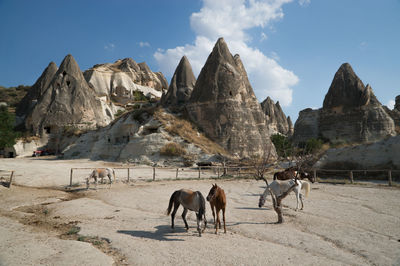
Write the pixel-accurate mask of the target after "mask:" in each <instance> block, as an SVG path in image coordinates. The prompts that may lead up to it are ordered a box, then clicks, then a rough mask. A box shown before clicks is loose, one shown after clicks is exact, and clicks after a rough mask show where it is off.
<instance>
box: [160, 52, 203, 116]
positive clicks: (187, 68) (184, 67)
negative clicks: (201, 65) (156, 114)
mask: <svg viewBox="0 0 400 266" xmlns="http://www.w3.org/2000/svg"><path fill="white" fill-rule="evenodd" d="M195 84H196V78H195V76H194V74H193V70H192V66H191V65H190V62H189V60H188V59H187V57H186V56H183V57H182V59H181V61H180V62H179V64H178V66H177V67H176V70H175V73H174V75H173V77H172V79H171V84H170V85H169V88H168V92H167V93H166V94H163V97H162V98H161V104H162V105H163V106H164V107H169V108H170V109H178V110H179V109H181V108H182V107H183V105H184V104H186V103H187V101H188V100H189V98H190V96H191V94H192V91H193V88H194V86H195Z"/></svg>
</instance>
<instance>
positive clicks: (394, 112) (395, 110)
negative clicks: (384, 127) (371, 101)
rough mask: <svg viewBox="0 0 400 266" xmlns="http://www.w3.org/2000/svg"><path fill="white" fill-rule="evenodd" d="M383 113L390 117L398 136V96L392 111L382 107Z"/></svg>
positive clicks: (399, 126)
mask: <svg viewBox="0 0 400 266" xmlns="http://www.w3.org/2000/svg"><path fill="white" fill-rule="evenodd" d="M384 108H385V111H386V112H387V113H388V114H389V115H390V116H391V117H392V119H393V121H394V125H395V129H396V132H397V134H400V95H398V96H396V102H395V105H394V108H393V110H390V109H389V108H387V107H386V106H384Z"/></svg>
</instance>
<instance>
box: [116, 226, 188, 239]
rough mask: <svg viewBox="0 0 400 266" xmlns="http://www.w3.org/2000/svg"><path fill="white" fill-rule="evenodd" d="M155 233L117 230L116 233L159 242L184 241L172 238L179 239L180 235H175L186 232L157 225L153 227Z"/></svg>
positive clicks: (181, 229) (177, 228) (179, 228)
mask: <svg viewBox="0 0 400 266" xmlns="http://www.w3.org/2000/svg"><path fill="white" fill-rule="evenodd" d="M155 229H156V230H155V231H142V230H138V231H135V230H118V231H117V232H118V233H120V234H126V235H130V236H133V237H141V238H148V239H154V240H159V241H184V240H183V239H179V238H174V237H178V236H179V237H181V236H182V235H178V234H177V233H185V232H186V230H185V228H183V227H175V228H174V229H172V228H171V226H169V225H159V226H156V227H155Z"/></svg>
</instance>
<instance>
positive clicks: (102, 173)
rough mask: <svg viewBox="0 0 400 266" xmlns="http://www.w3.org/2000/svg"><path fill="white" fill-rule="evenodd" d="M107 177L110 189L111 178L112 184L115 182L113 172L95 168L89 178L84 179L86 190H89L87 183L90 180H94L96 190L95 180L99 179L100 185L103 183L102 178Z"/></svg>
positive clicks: (112, 170)
mask: <svg viewBox="0 0 400 266" xmlns="http://www.w3.org/2000/svg"><path fill="white" fill-rule="evenodd" d="M106 176H107V177H108V179H109V180H110V187H111V183H112V180H111V178H114V182H115V171H114V169H112V168H96V169H94V170H93V171H92V173H91V174H90V175H89V177H87V178H86V189H88V188H89V181H90V179H91V178H94V182H95V184H96V188H97V180H98V178H101V183H103V178H104V177H106Z"/></svg>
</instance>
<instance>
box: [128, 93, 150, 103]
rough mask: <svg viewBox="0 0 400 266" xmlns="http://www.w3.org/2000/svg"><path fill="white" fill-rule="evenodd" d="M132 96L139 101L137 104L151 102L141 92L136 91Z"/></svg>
mask: <svg viewBox="0 0 400 266" xmlns="http://www.w3.org/2000/svg"><path fill="white" fill-rule="evenodd" d="M132 96H133V100H134V101H137V102H139V101H140V102H142V101H144V102H148V101H149V99H147V97H146V96H144V94H143V92H141V91H134V92H133V95H132Z"/></svg>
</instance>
